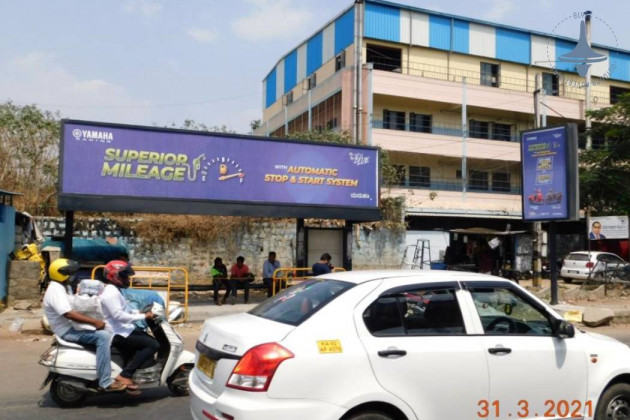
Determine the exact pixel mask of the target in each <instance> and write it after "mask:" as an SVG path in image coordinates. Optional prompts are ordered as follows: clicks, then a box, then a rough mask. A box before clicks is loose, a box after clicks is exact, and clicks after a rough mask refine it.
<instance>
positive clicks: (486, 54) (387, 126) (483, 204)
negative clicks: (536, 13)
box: [257, 0, 630, 230]
mask: <svg viewBox="0 0 630 420" xmlns="http://www.w3.org/2000/svg"><path fill="white" fill-rule="evenodd" d="M561 19H564V16H558V20H559V21H560V20H561ZM582 20H583V16H575V17H572V19H569V20H567V21H566V22H567V23H566V24H568V25H572V27H574V28H575V34H576V39H577V35H578V34H579V31H580V23H581V21H582ZM602 27H603V25H600V26H599V27H597V28H602ZM576 39H569V38H565V37H561V36H556V35H553V34H545V33H539V32H535V31H531V30H528V29H522V28H514V27H509V26H505V25H500V24H495V23H489V22H484V21H479V20H475V19H469V18H465V17H460V16H453V15H449V14H444V13H437V12H433V11H429V10H424V9H418V8H414V7H409V6H404V5H400V4H394V3H390V2H385V1H380V0H365V1H357V2H355V4H353V5H351V6H349V7H348V8H346V9H345V10H343V11H342V12H341V13H340V14H339V15H337V16H336V17H335V18H334V19H332V20H331V21H330V22H328V23H327V24H326V25H324V26H323V28H322V29H321V30H319V31H317V33H315V34H314V35H313V36H311V37H310V38H308V39H307V40H306V41H304V42H303V43H301V44H300V45H297V46H296V47H295V48H294V49H293V50H291V51H290V52H289V53H288V54H286V55H284V56H283V57H281V58H280V59H279V60H278V63H277V65H276V66H275V67H274V68H273V69H272V70H271V71H270V72H269V74H268V75H267V76H266V77H265V79H264V81H263V92H264V100H263V119H262V125H261V127H260V129H259V130H258V132H257V134H262V135H265V134H266V135H278V136H284V135H287V134H288V135H290V134H291V133H293V132H296V131H303V130H308V129H335V130H349V131H350V132H352V133H353V135H354V136H355V138H356V139H357V141H358V142H360V143H362V144H368V145H375V146H380V147H382V148H383V149H386V150H388V151H389V155H390V160H391V161H392V162H393V163H394V164H396V165H397V168H398V171H399V174H400V177H399V185H398V186H397V187H396V188H394V189H393V190H391V191H383V194H392V195H395V196H400V195H402V196H405V198H406V216H407V220H408V222H409V223H410V226H411V227H412V228H416V229H424V230H426V229H434V228H442V229H447V228H450V227H466V226H471V225H479V226H486V227H496V228H504V227H505V226H506V224H507V223H512V224H513V226H514V224H516V225H518V224H519V223H520V222H518V220H517V219H520V218H521V201H520V195H521V194H528V193H531V192H528V191H521V180H520V145H519V132H520V131H522V130H526V129H531V128H534V122H535V118H534V115H535V114H534V112H535V110H534V108H535V106H534V91H535V90H536V88H537V82H536V80H537V79H538V80H539V82H538V83H539V84H540V87H541V91H542V92H543V93H544V98H543V99H541V101H543V102H544V104H541V106H540V107H541V114H546V123H547V124H548V125H555V124H562V123H566V122H575V123H578V124H579V125H581V126H584V122H585V113H584V111H585V108H586V106H587V103H586V100H585V98H586V96H585V92H586V89H585V87H584V86H583V85H584V82H585V79H584V78H582V77H580V76H579V75H578V74H577V72H576V64H575V63H568V62H564V61H562V59H561V56H562V55H564V54H566V53H568V52H570V51H572V50H573V48H574V47H575V46H576V43H577V41H576ZM592 47H593V50H594V51H595V52H596V53H598V54H601V55H602V56H605V57H606V59H605V60H604V61H601V62H599V63H596V64H593V65H592V67H591V74H592V83H591V97H592V98H591V99H592V100H591V101H590V102H591V103H590V106H591V107H592V108H598V107H603V106H608V105H609V104H611V103H614V102H615V98H616V97H617V96H618V95H620V94H621V93H625V92H630V51H625V50H621V49H618V48H610V47H604V46H599V45H593V46H592ZM355 52H358V54H356V55H355ZM357 68H361V69H362V71H361V72H360V77H357V74H356V73H355V70H356V69H357ZM463 104H465V107H464V106H463ZM463 108H465V113H464V112H463ZM453 216H457V217H456V218H454V217H453ZM471 218H475V220H471ZM480 219H485V220H480Z"/></svg>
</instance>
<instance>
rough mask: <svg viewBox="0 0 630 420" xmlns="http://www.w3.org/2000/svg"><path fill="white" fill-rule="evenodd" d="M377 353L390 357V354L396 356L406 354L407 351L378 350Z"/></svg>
mask: <svg viewBox="0 0 630 420" xmlns="http://www.w3.org/2000/svg"><path fill="white" fill-rule="evenodd" d="M378 355H379V356H381V357H390V356H398V357H402V356H406V355H407V351H406V350H393V349H392V350H379V352H378Z"/></svg>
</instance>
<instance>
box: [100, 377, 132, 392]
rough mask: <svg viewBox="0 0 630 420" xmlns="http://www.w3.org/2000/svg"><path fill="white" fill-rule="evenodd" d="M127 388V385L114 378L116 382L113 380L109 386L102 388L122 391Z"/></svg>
mask: <svg viewBox="0 0 630 420" xmlns="http://www.w3.org/2000/svg"><path fill="white" fill-rule="evenodd" d="M126 389H127V385H125V384H124V383H122V382H120V381H118V380H116V379H114V382H112V383H111V384H110V385H109V386H108V387H107V388H101V390H102V391H104V392H122V391H124V390H126Z"/></svg>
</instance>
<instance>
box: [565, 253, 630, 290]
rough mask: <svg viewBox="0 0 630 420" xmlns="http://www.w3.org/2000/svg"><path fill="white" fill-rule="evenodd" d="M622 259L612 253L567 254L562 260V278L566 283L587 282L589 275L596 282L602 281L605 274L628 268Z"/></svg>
mask: <svg viewBox="0 0 630 420" xmlns="http://www.w3.org/2000/svg"><path fill="white" fill-rule="evenodd" d="M627 265H628V263H627V262H625V261H624V260H623V259H622V258H620V257H618V256H617V255H615V254H611V253H610V252H600V251H576V252H571V253H569V254H567V256H566V257H564V259H563V260H562V267H561V268H560V277H562V278H563V279H564V281H565V282H567V283H571V282H572V281H573V280H586V279H588V277H589V275H590V276H591V278H592V279H594V280H602V279H603V276H604V274H605V272H607V271H613V270H617V269H619V268H622V267H625V266H627Z"/></svg>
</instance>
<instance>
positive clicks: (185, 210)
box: [57, 119, 382, 221]
mask: <svg viewBox="0 0 630 420" xmlns="http://www.w3.org/2000/svg"><path fill="white" fill-rule="evenodd" d="M67 124H79V125H89V126H95V127H104V128H114V129H116V128H117V129H129V130H140V131H146V132H156V133H157V132H159V133H165V132H167V133H176V134H192V135H195V136H212V137H224V138H238V139H245V140H258V141H266V142H276V143H284V144H286V143H296V144H308V145H318V146H326V147H340V148H353V149H359V150H370V151H376V157H377V162H376V165H377V167H376V174H375V176H376V180H375V183H376V190H377V191H376V198H377V205H376V206H375V207H366V206H335V205H327V204H326V205H323V204H322V205H312V204H289V203H282V202H264V203H261V202H247V201H234V200H210V199H182V198H163V197H129V196H122V195H119V196H117V195H97V194H74V193H65V192H63V190H62V186H63V180H64V177H66V176H70V174H66V173H64V171H63V168H64V163H65V162H64V159H65V153H64V147H65V141H64V132H65V126H66V125H67ZM60 130H61V131H60V144H59V154H60V156H59V174H58V181H57V191H58V192H57V197H58V204H57V207H58V209H59V210H61V211H95V212H117V213H168V214H200V215H230V216H251V217H274V218H284V217H288V218H318V219H345V220H351V221H374V220H380V219H381V212H380V208H379V203H380V189H381V188H380V185H381V179H382V174H381V168H380V158H379V156H378V150H379V148H378V147H373V146H363V145H354V144H346V143H322V142H314V141H305V140H297V139H281V140H280V139H274V138H270V137H263V136H250V135H243V134H231V133H214V132H206V131H196V130H185V129H176V128H161V127H149V126H140V125H131V124H118V123H105V122H96V121H86V120H75V119H62V120H61V125H60Z"/></svg>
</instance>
